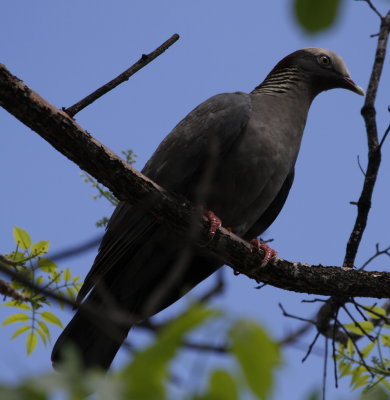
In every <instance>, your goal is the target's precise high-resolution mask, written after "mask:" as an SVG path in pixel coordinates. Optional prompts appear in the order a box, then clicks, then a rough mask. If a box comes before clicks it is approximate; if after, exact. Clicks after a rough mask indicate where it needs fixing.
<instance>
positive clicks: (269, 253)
mask: <svg viewBox="0 0 390 400" xmlns="http://www.w3.org/2000/svg"><path fill="white" fill-rule="evenodd" d="M250 244H251V245H252V246H253V247H255V248H256V249H260V250H263V251H264V257H263V262H262V264H263V265H265V264H267V263H268V262H269V261H270V260H271V258H273V257H275V256H276V255H277V254H278V253H277V252H276V251H275V250H274V249H271V247H269V246H268V244H266V243H264V242H263V241H262V240H261V239H252V240H251V241H250Z"/></svg>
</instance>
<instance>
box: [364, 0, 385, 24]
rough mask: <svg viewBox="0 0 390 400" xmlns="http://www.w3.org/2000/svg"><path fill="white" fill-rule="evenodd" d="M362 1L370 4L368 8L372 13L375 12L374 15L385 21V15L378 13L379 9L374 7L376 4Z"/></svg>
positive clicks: (367, 0)
mask: <svg viewBox="0 0 390 400" xmlns="http://www.w3.org/2000/svg"><path fill="white" fill-rule="evenodd" d="M360 1H364V2H366V3H367V4H368V6H369V7H370V8H371V10H372V11H374V13H375V14H376V15H377V16H378V17H379V18H380V19H383V15H382V14H381V13H380V12H379V11H378V9H377V8H376V7H375V6H374V4H372V1H371V0H360Z"/></svg>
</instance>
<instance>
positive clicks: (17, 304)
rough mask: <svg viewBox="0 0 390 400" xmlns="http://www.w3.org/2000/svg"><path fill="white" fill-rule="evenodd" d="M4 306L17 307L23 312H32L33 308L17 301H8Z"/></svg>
mask: <svg viewBox="0 0 390 400" xmlns="http://www.w3.org/2000/svg"><path fill="white" fill-rule="evenodd" d="M3 306H6V307H17V308H20V309H21V310H26V311H30V310H31V306H30V305H29V304H26V303H22V302H21V301H16V300H11V301H7V302H6V303H3Z"/></svg>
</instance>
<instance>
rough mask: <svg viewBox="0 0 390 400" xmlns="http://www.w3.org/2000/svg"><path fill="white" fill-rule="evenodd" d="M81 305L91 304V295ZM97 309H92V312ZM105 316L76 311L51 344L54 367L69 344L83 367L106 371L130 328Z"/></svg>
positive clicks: (97, 308)
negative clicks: (52, 344) (73, 348)
mask: <svg viewBox="0 0 390 400" xmlns="http://www.w3.org/2000/svg"><path fill="white" fill-rule="evenodd" d="M85 305H87V306H92V305H93V296H92V299H87V301H86V302H85ZM95 306H96V304H95ZM99 308H101V307H94V310H96V311H97V310H99ZM94 315H95V316H94ZM109 317H110V316H108V315H107V314H106V315H104V313H101V314H100V313H99V315H96V313H88V311H83V310H79V311H77V312H76V314H75V315H74V317H73V318H72V320H71V321H70V322H69V324H68V325H67V326H66V328H65V329H64V331H63V332H62V333H61V335H60V336H59V338H58V339H57V342H56V343H55V345H54V348H53V351H52V355H51V360H52V362H53V366H54V368H55V367H56V366H57V365H58V363H60V362H61V360H62V359H63V352H64V351H66V349H67V347H68V346H70V345H72V346H74V347H75V348H76V350H77V352H78V354H79V356H80V358H81V362H82V364H83V366H84V367H85V368H91V367H99V368H102V369H104V370H107V369H108V368H109V367H110V365H111V363H112V360H113V359H114V357H115V355H116V353H117V352H118V350H119V348H120V346H121V345H122V343H123V342H124V340H125V339H126V337H127V334H128V333H129V330H130V328H131V326H130V325H127V326H124V325H122V326H121V325H119V324H116V323H114V322H113V321H112V320H111V321H110V319H111V318H109Z"/></svg>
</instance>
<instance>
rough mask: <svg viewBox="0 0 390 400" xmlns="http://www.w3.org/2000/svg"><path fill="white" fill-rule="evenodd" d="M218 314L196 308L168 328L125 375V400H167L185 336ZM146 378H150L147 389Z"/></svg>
mask: <svg viewBox="0 0 390 400" xmlns="http://www.w3.org/2000/svg"><path fill="white" fill-rule="evenodd" d="M216 314H217V313H216V312H215V311H213V310H209V309H206V308H205V307H204V306H203V305H199V304H195V305H194V306H192V307H191V308H190V309H189V310H187V311H186V312H185V313H184V314H182V315H180V316H179V317H178V318H176V319H175V320H173V321H172V322H170V323H169V324H168V325H166V326H165V327H164V328H163V329H162V330H161V331H160V332H159V333H158V335H157V338H156V340H155V342H154V343H153V344H152V345H151V346H149V347H147V348H146V349H145V350H142V351H140V352H138V353H136V355H135V356H134V358H133V361H132V362H131V364H130V365H129V366H128V367H126V368H125V369H124V370H123V371H122V372H121V377H122V378H123V379H124V382H126V395H125V396H124V397H123V398H126V399H127V398H129V399H165V398H166V396H165V389H166V379H167V376H168V364H169V362H170V361H171V360H172V359H173V357H174V356H175V354H176V352H177V351H178V349H179V348H180V345H181V343H182V341H183V339H184V336H185V334H186V333H188V332H189V331H190V330H192V329H194V328H195V327H197V326H198V325H200V324H201V323H202V322H204V321H205V320H206V319H207V318H210V317H211V316H213V315H216ZM145 376H147V377H148V384H147V385H145Z"/></svg>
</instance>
